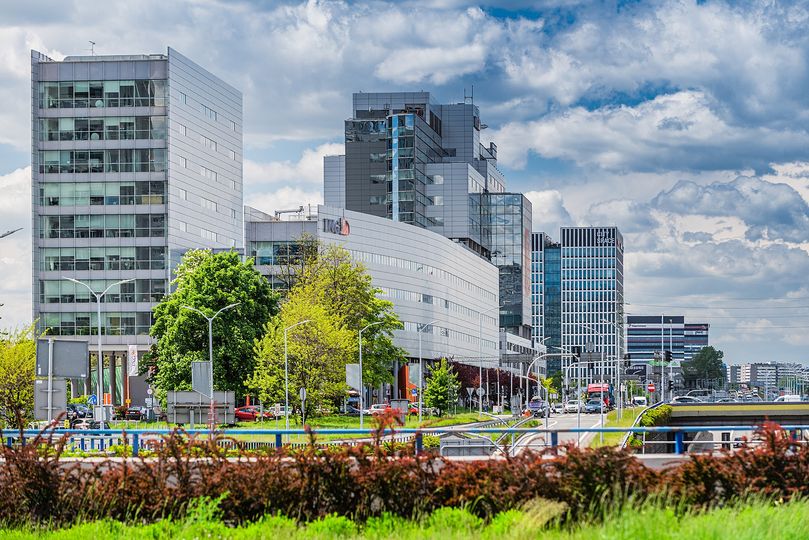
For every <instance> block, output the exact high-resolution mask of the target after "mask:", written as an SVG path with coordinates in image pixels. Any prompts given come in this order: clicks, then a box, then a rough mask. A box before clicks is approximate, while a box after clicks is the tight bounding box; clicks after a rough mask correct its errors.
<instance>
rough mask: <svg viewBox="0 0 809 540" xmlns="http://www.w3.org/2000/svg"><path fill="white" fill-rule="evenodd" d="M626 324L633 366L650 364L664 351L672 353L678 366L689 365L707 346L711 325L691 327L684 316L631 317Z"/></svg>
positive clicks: (704, 324) (628, 349)
mask: <svg viewBox="0 0 809 540" xmlns="http://www.w3.org/2000/svg"><path fill="white" fill-rule="evenodd" d="M626 323H627V339H626V346H627V352H628V353H629V354H630V355H631V359H632V363H633V364H637V363H642V362H650V361H651V360H652V359H653V358H654V356H655V353H659V352H660V351H661V350H664V351H671V357H672V360H673V361H675V362H683V361H686V362H687V361H689V360H691V359H692V358H693V357H694V355H695V354H696V353H697V352H699V350H700V349H702V348H703V347H707V346H708V332H709V329H710V325H709V324H706V323H688V322H686V320H685V317H684V316H683V315H630V316H628V317H627V318H626Z"/></svg>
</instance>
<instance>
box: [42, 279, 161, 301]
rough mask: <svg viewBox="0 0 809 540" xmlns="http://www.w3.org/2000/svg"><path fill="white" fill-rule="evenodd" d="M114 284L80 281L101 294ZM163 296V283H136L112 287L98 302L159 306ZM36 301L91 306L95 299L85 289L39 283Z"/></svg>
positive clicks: (65, 282)
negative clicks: (37, 299) (154, 303)
mask: <svg viewBox="0 0 809 540" xmlns="http://www.w3.org/2000/svg"><path fill="white" fill-rule="evenodd" d="M116 281H118V280H105V279H91V280H87V281H84V283H86V284H87V285H88V286H89V287H90V288H91V289H93V290H94V291H96V292H100V291H104V290H106V288H107V287H109V286H110V285H112V284H113V283H115V282H116ZM165 294H166V280H165V279H136V280H135V281H130V282H127V283H121V284H120V285H118V286H115V287H112V288H111V289H110V290H109V292H107V294H105V295H104V296H103V297H102V299H101V301H102V302H106V303H118V302H160V300H161V299H162V298H163V296H165ZM39 301H40V302H41V303H43V304H88V303H90V302H95V301H96V298H95V295H93V294H91V293H90V291H89V290H87V287H84V286H83V285H80V284H78V283H74V282H72V281H68V280H66V279H59V280H43V281H40V282H39Z"/></svg>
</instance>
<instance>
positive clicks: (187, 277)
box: [145, 250, 278, 397]
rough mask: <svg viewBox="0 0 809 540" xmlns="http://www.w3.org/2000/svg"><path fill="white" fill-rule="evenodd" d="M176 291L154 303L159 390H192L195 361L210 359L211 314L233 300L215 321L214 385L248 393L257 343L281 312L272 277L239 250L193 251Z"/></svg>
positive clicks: (178, 274) (152, 357) (153, 356)
mask: <svg viewBox="0 0 809 540" xmlns="http://www.w3.org/2000/svg"><path fill="white" fill-rule="evenodd" d="M172 287H173V292H171V293H170V294H168V295H167V296H165V297H164V298H163V300H162V301H161V302H160V303H159V304H158V305H157V306H155V308H154V324H153V325H152V329H151V335H152V337H153V338H154V339H155V344H154V345H153V346H152V350H151V351H150V354H149V357H148V358H147V361H146V363H145V364H146V366H149V365H152V366H155V367H156V372H155V373H154V375H153V382H154V383H155V385H156V386H157V388H158V395H159V396H160V397H163V396H165V393H166V391H168V390H190V389H191V362H192V361H197V360H205V361H207V360H208V321H207V320H205V318H204V317H202V316H201V315H200V314H199V313H195V312H193V311H190V310H188V309H183V306H190V307H193V308H196V309H198V310H200V311H202V312H203V313H205V314H206V315H207V316H209V317H210V316H212V315H214V314H215V313H216V312H217V311H218V310H220V309H222V308H224V307H225V306H228V305H230V304H234V303H238V304H239V305H238V306H237V307H236V308H233V309H230V310H227V311H224V312H222V313H220V314H219V316H218V317H217V318H216V319H215V320H214V322H213V349H214V351H213V357H214V366H213V368H214V386H215V388H216V389H217V390H234V391H235V392H236V394H237V395H239V396H241V395H243V394H244V393H245V388H244V378H245V374H248V373H252V372H253V369H254V356H253V344H254V342H255V340H256V339H258V338H259V337H261V335H262V333H263V332H264V329H265V325H266V324H267V322H268V321H269V320H270V319H271V317H272V316H273V315H275V314H276V313H277V312H278V297H277V295H276V294H275V293H274V292H273V291H272V290H271V289H270V285H269V283H268V282H267V280H266V279H265V278H264V277H263V276H261V274H259V273H258V272H257V271H256V270H255V268H254V267H253V261H252V260H250V259H248V260H247V261H244V262H242V261H241V260H240V257H239V255H238V254H237V253H236V252H233V251H229V252H222V253H212V252H211V251H210V250H190V251H188V252H187V253H186V254H185V255H184V256H183V259H182V262H181V263H180V264H179V265H178V267H177V269H176V270H175V279H174V281H173V282H172Z"/></svg>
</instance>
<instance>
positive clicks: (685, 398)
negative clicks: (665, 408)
mask: <svg viewBox="0 0 809 540" xmlns="http://www.w3.org/2000/svg"><path fill="white" fill-rule="evenodd" d="M671 403H704V402H703V401H702V400H701V399H699V398H697V397H694V396H674V397H673V398H672V399H671Z"/></svg>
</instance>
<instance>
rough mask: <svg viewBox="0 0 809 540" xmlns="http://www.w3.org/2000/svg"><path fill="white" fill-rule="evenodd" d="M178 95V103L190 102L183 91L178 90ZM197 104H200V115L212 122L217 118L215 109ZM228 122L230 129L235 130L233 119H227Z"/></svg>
mask: <svg viewBox="0 0 809 540" xmlns="http://www.w3.org/2000/svg"><path fill="white" fill-rule="evenodd" d="M179 97H180V103H182V104H183V105H188V104H189V103H190V101H191V100H190V99H189V98H188V94H186V93H184V92H179ZM199 105H200V110H201V112H202V115H203V116H204V117H205V118H209V119H211V120H213V121H214V122H216V121H218V120H219V114H218V113H217V112H216V110H214V109H212V108H210V107H208V106H207V105H205V104H204V103H200V104H199ZM228 123H229V125H230V129H231V130H232V131H237V130H238V126H237V125H236V122H235V121H233V120H228Z"/></svg>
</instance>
